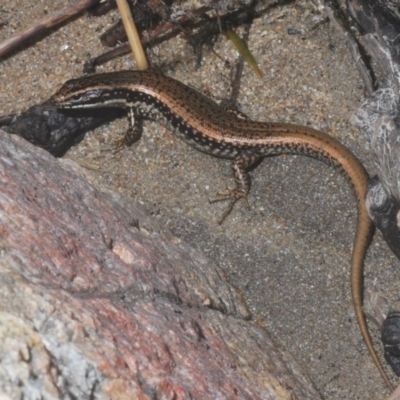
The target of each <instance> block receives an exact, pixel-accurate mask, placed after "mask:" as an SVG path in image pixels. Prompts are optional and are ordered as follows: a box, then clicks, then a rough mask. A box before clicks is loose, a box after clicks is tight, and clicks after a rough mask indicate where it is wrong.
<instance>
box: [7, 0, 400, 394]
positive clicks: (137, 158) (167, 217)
mask: <svg viewBox="0 0 400 400" xmlns="http://www.w3.org/2000/svg"><path fill="white" fill-rule="evenodd" d="M28 3H29V2H28ZM28 3H27V2H24V1H21V0H9V1H8V2H7V3H6V4H5V5H2V6H1V8H0V22H7V24H6V25H5V26H3V27H1V28H0V40H4V39H5V38H7V37H9V36H10V35H11V34H13V33H14V32H16V31H18V30H20V29H22V28H23V27H27V26H29V25H30V24H31V23H32V21H35V20H38V19H40V18H42V17H43V16H45V15H46V14H47V13H50V12H52V11H54V10H57V9H59V8H61V7H62V6H63V5H65V2H63V1H60V0H56V1H54V0H53V1H50V0H42V1H41V2H40V3H38V2H32V3H29V4H28ZM304 4H307V5H306V6H304V5H302V4H299V3H297V4H290V5H286V6H282V7H278V8H275V9H274V10H272V11H270V12H268V13H265V14H264V15H263V16H262V17H261V18H260V19H258V20H257V21H256V22H255V24H254V26H253V28H252V31H251V37H250V47H251V49H252V51H253V54H254V56H255V57H256V59H257V60H258V62H259V65H260V68H261V69H262V71H263V74H264V76H263V78H262V79H257V78H256V77H255V76H254V74H253V73H252V72H251V71H250V69H249V68H245V71H244V75H243V80H242V90H241V94H240V98H239V101H240V105H241V108H242V111H244V112H245V113H246V114H248V115H249V116H250V117H251V118H253V119H255V120H260V121H261V120H265V121H282V122H284V121H285V122H292V123H298V124H303V125H308V126H312V127H314V128H316V129H320V130H323V131H325V132H329V133H330V134H331V135H333V136H335V137H336V138H338V139H339V140H340V141H341V142H342V143H344V144H345V145H346V146H348V147H349V148H350V149H351V150H352V151H353V152H354V153H355V154H356V155H357V156H358V157H359V158H360V160H361V161H362V162H363V163H364V165H365V166H366V168H367V169H368V171H369V172H370V174H371V175H372V174H374V165H373V162H372V158H371V156H370V154H369V152H368V144H367V143H366V142H365V138H364V137H363V136H362V135H361V134H360V133H359V132H358V131H357V130H355V129H353V128H352V127H351V126H350V125H349V122H348V121H349V118H350V116H351V114H352V112H353V111H354V110H355V109H356V107H357V105H358V104H359V102H360V101H362V100H363V98H364V88H363V84H362V82H361V79H360V78H359V76H358V73H357V71H356V69H355V67H354V63H353V60H352V59H351V57H350V55H349V52H348V50H347V48H346V46H345V43H344V42H343V40H342V38H341V37H340V36H339V35H338V34H337V32H336V31H335V29H334V27H333V26H331V25H330V24H329V23H327V22H325V23H320V24H318V25H317V23H318V21H320V20H321V14H320V12H319V11H318V9H317V8H316V7H313V6H312V3H311V2H308V3H307V2H304ZM117 18H118V15H117V13H116V12H113V13H110V14H109V15H107V16H105V17H101V18H92V17H88V16H83V17H81V18H76V19H75V20H74V21H73V22H71V23H69V24H65V25H64V26H63V27H61V28H59V29H56V30H55V31H54V32H52V33H51V34H49V35H47V36H46V37H44V38H42V39H41V40H40V41H37V42H35V43H32V44H30V45H29V46H28V47H26V48H24V49H22V50H19V51H18V52H15V53H14V54H13V55H12V56H10V57H9V58H7V59H6V60H3V61H1V62H0V93H1V95H0V114H2V115H4V114H8V113H11V112H16V111H22V110H24V109H26V108H27V107H29V106H31V105H33V104H36V103H40V102H41V101H43V100H45V99H47V98H48V97H49V96H50V95H51V94H52V93H54V92H55V90H56V89H57V88H58V87H59V86H60V85H61V83H62V82H64V81H65V80H66V79H69V78H72V77H77V76H80V75H81V74H82V67H83V63H84V62H85V61H87V60H88V59H89V58H90V57H93V56H96V55H98V54H100V53H101V52H103V50H104V49H103V48H102V46H101V44H100V41H99V39H98V35H99V33H100V32H102V31H103V30H105V29H106V28H108V27H109V26H110V25H111V24H112V23H114V22H115V21H116V20H117ZM316 25H317V26H316ZM314 26H316V27H315V29H313V30H311V29H310V28H312V27H314ZM288 28H294V29H299V30H300V31H301V34H297V35H289V34H288V33H287V29H288ZM239 33H240V32H239ZM215 51H216V52H217V53H218V54H219V55H220V56H221V57H222V58H223V59H224V60H228V61H229V62H230V63H231V64H232V65H233V63H234V62H235V60H236V54H235V51H234V50H233V49H232V48H231V46H230V44H229V42H228V41H227V40H226V39H225V38H224V37H220V38H219V40H218V42H217V44H216V46H215ZM150 54H151V60H152V64H153V65H163V66H164V67H163V71H164V72H165V73H166V74H168V75H170V76H173V77H175V78H177V79H179V80H181V81H183V82H185V83H187V84H190V85H192V86H194V87H196V88H198V89H199V90H201V91H203V92H204V93H207V94H209V95H211V96H212V97H213V98H214V99H215V100H220V99H223V98H225V97H227V95H228V93H229V74H230V69H229V67H228V66H227V65H228V63H225V62H224V61H222V60H221V59H220V58H218V57H216V56H215V54H214V53H213V52H210V51H208V50H205V53H204V61H203V65H202V67H201V68H199V69H196V68H195V56H194V55H193V52H192V49H191V48H190V47H189V46H188V45H187V43H186V42H185V40H184V39H183V38H177V39H174V40H172V41H171V42H169V43H166V44H162V45H160V46H157V47H156V48H153V49H152V50H151V52H150ZM129 68H130V69H132V68H134V63H133V61H132V58H131V56H126V57H124V58H121V59H118V60H115V61H112V62H110V63H108V64H107V65H105V66H104V67H102V68H101V69H99V71H114V70H120V69H129ZM126 127H127V123H126V121H125V120H121V121H118V122H116V123H113V124H110V125H108V126H105V127H102V128H101V129H98V130H97V131H95V132H91V133H89V134H87V135H86V138H85V140H84V141H83V142H82V143H80V144H79V145H78V146H76V147H74V148H73V149H71V150H70V151H69V152H68V154H67V157H73V158H74V159H78V160H82V161H84V162H86V163H90V164H92V165H97V166H100V170H99V171H93V172H92V178H93V181H94V182H95V183H96V184H99V185H107V186H109V187H112V188H114V189H115V190H117V191H119V192H123V193H125V194H126V195H128V196H131V197H132V201H135V202H137V203H140V204H141V205H142V206H143V207H144V208H146V209H147V210H148V211H150V212H151V213H152V214H153V215H154V216H155V217H156V218H158V219H159V220H161V221H162V222H163V223H164V224H165V225H166V226H168V227H169V228H170V229H171V230H172V231H173V232H174V234H175V235H176V236H178V237H180V238H182V239H184V240H186V241H187V242H189V243H191V244H192V245H193V246H194V247H196V248H198V249H200V250H202V251H204V252H206V253H207V254H208V255H209V256H210V257H211V258H212V259H214V260H216V261H217V262H218V263H219V264H220V265H221V266H223V267H224V269H225V270H226V272H227V274H228V277H229V281H230V282H231V283H233V284H234V285H236V286H238V287H240V288H241V289H242V291H243V292H244V294H245V296H246V298H247V300H248V304H249V307H250V309H251V311H252V312H253V313H254V318H255V319H256V320H259V321H260V323H262V324H264V325H265V326H266V328H267V329H268V331H269V332H270V333H271V335H272V336H273V338H274V339H275V340H276V341H277V342H278V343H280V344H281V345H283V346H285V347H286V348H287V349H288V350H289V351H290V352H291V353H292V354H293V355H294V356H295V358H296V359H297V360H298V361H299V362H300V363H301V364H302V365H303V367H304V368H305V369H306V370H307V371H308V373H309V375H310V376H311V377H312V379H313V380H314V382H315V384H316V386H317V388H318V389H319V391H320V392H321V394H322V395H323V396H324V398H326V399H383V398H385V397H386V395H387V394H388V392H387V390H386V387H385V386H384V384H383V381H382V379H381V378H380V376H379V374H378V371H377V370H376V368H375V366H374V364H373V362H372V360H371V358H370V356H369V354H368V351H367V349H366V347H365V345H364V343H363V340H362V338H361V334H360V331H359V328H358V326H357V323H356V321H355V317H354V313H353V307H352V304H351V301H350V285H349V272H350V256H351V246H352V241H353V235H354V232H355V223H356V204H355V199H354V196H353V194H352V192H351V189H350V187H349V185H348V184H347V181H346V179H345V178H344V177H343V176H341V175H340V173H339V172H338V171H335V170H334V169H332V168H331V167H328V166H326V165H324V164H322V163H320V162H318V161H316V160H313V159H308V158H305V157H295V156H280V157H274V158H270V159H266V160H264V161H263V162H262V163H261V164H260V165H259V166H258V167H257V168H256V169H255V170H254V171H253V172H252V174H251V175H252V190H251V194H250V196H249V203H250V209H248V208H246V207H245V205H244V204H240V206H237V207H236V208H235V209H234V211H233V213H232V214H231V215H230V216H229V218H228V219H227V220H226V221H225V223H224V224H223V225H222V226H219V225H218V224H217V221H218V219H219V217H220V215H221V213H222V212H223V210H224V206H225V205H224V204H216V205H210V204H209V203H208V199H209V198H212V197H214V195H215V193H216V192H217V191H218V190H221V189H224V188H225V187H226V186H227V185H232V180H231V172H230V162H229V161H226V160H220V159H215V158H212V157H210V156H207V155H204V154H201V153H199V152H197V151H196V150H194V149H192V148H190V147H189V146H187V145H185V144H184V143H182V142H180V141H179V140H177V139H176V138H174V137H173V136H172V135H171V133H170V132H168V131H167V130H166V129H165V128H163V127H161V126H159V125H157V124H154V123H149V124H147V125H146V128H147V129H146V131H145V132H144V135H143V137H142V139H141V141H140V142H139V143H138V144H135V145H134V146H132V147H131V148H127V149H124V150H123V151H121V152H120V153H118V154H117V155H114V154H112V153H111V152H110V151H108V148H109V145H110V144H111V143H112V141H113V140H114V138H115V137H116V136H117V135H120V134H121V135H122V134H123V133H124V131H125V130H126ZM365 277H366V282H367V283H368V284H372V285H373V286H374V287H375V288H376V290H378V291H381V292H384V293H385V294H386V295H387V296H388V297H389V299H390V301H394V300H395V299H396V298H397V293H398V291H399V288H400V280H399V277H400V269H399V262H398V260H397V259H396V258H395V257H394V256H393V255H391V253H390V251H389V249H388V247H387V246H386V244H385V243H384V241H383V240H382V237H381V235H380V234H376V235H375V237H374V241H373V244H372V246H371V248H370V250H369V253H368V258H367V261H366V271H365ZM397 282H399V283H397ZM370 325H371V324H370ZM371 330H372V335H373V337H374V340H375V343H376V346H377V347H378V348H379V349H380V348H381V345H380V344H379V341H378V340H379V331H378V329H377V328H376V327H375V326H373V325H371ZM380 356H381V358H382V359H383V356H382V353H381V351H380Z"/></svg>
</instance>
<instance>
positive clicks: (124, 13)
mask: <svg viewBox="0 0 400 400" xmlns="http://www.w3.org/2000/svg"><path fill="white" fill-rule="evenodd" d="M117 6H118V10H119V13H120V14H121V19H122V23H123V24H124V28H125V32H126V36H128V40H129V44H130V45H131V49H132V53H133V56H134V57H135V60H136V66H137V69H138V70H144V69H148V68H149V64H148V62H147V59H146V55H145V53H144V50H143V46H142V42H141V40H140V37H139V34H138V31H137V29H136V25H135V22H134V21H133V18H132V13H131V10H130V9H129V6H128V3H127V2H126V0H117Z"/></svg>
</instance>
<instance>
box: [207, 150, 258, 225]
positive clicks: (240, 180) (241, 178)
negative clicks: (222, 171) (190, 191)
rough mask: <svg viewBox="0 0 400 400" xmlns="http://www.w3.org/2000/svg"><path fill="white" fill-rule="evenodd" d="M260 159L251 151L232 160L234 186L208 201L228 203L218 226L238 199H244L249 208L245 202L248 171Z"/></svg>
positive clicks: (242, 153) (244, 152) (248, 178)
mask: <svg viewBox="0 0 400 400" xmlns="http://www.w3.org/2000/svg"><path fill="white" fill-rule="evenodd" d="M260 158H262V155H260V154H259V153H258V152H257V151H255V150H252V149H249V150H245V151H242V152H240V153H239V154H238V155H237V156H236V157H235V158H234V160H233V162H232V171H233V176H234V179H235V185H236V186H235V187H234V188H229V187H228V188H227V190H226V191H224V192H218V193H217V197H215V198H214V199H210V200H209V202H210V203H216V202H219V201H229V204H228V207H227V209H226V210H225V212H224V213H223V214H222V217H221V219H220V220H219V221H218V223H219V224H222V223H223V222H224V220H225V218H226V217H227V216H228V215H229V214H230V213H231V211H232V210H233V207H234V206H235V204H236V203H237V202H238V201H239V200H240V199H245V200H246V203H247V206H249V203H248V201H247V195H248V194H249V192H250V175H249V173H248V169H249V168H250V167H251V166H252V165H254V164H255V163H256V162H257V161H259V160H260Z"/></svg>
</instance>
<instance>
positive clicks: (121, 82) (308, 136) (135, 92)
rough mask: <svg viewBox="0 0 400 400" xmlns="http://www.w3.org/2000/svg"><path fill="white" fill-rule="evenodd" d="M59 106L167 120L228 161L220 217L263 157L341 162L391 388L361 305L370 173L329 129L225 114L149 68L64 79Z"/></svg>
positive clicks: (356, 272) (357, 284) (244, 190)
mask: <svg viewBox="0 0 400 400" xmlns="http://www.w3.org/2000/svg"><path fill="white" fill-rule="evenodd" d="M52 100H53V101H54V103H55V104H56V106H57V107H59V108H63V109H84V108H88V109H91V108H101V107H121V108H124V109H126V110H128V111H129V112H130V114H131V119H132V120H134V115H140V116H143V117H146V118H150V119H154V120H156V121H159V122H160V123H162V124H163V125H166V126H169V127H171V128H172V129H173V131H174V132H175V133H176V134H177V136H178V137H179V138H181V139H182V140H184V141H185V142H186V143H188V144H190V145H191V146H193V147H195V148H196V149H198V150H200V151H202V152H205V153H207V154H210V155H212V156H216V157H222V158H229V159H233V162H232V168H233V174H234V177H235V182H236V187H235V189H233V190H230V191H229V192H227V193H224V194H221V195H220V196H219V197H218V198H217V199H215V201H220V200H229V201H230V203H229V207H228V210H227V212H226V213H225V214H224V217H225V216H226V215H227V214H228V213H229V212H230V211H231V209H232V208H233V206H234V204H235V203H236V202H237V201H238V200H239V199H241V198H245V197H246V196H247V195H248V193H249V190H250V178H249V175H248V172H247V170H248V169H249V167H250V166H251V165H253V164H254V163H255V162H257V161H258V160H259V159H260V158H262V157H265V156H269V155H276V154H282V153H288V154H300V155H305V156H308V157H313V158H316V159H318V160H321V161H324V162H326V163H327V164H329V165H332V166H335V167H337V168H339V169H340V170H341V171H342V172H343V173H344V174H345V175H346V176H347V178H348V180H349V181H350V184H351V185H352V187H353V189H354V192H355V195H356V199H357V205H358V222H357V230H356V234H355V238H354V244H353V252H352V257H351V289H352V299H353V304H354V309H355V314H356V317H357V321H358V324H359V326H360V329H361V333H362V336H363V338H364V340H365V343H366V345H367V348H368V350H369V352H370V354H371V356H372V358H373V360H374V362H375V364H376V366H377V368H378V370H379V372H380V374H381V375H382V377H383V379H384V380H385V382H386V384H387V385H388V387H389V388H390V389H391V390H393V386H392V384H391V383H390V381H389V378H388V376H387V375H386V372H385V370H384V369H383V367H382V364H381V362H380V360H379V357H378V355H377V353H376V352H375V349H374V347H373V345H372V341H371V337H370V334H369V331H368V327H367V323H366V320H365V316H364V313H363V310H362V289H363V267H364V258H365V255H366V252H367V248H368V246H369V243H370V240H371V237H372V232H373V227H372V223H371V220H370V218H369V216H368V213H367V210H366V208H365V204H364V196H365V193H366V188H367V182H368V175H367V172H366V171H365V169H364V167H363V166H362V165H361V163H360V162H359V161H358V159H357V158H356V157H355V156H354V155H353V154H352V153H351V152H350V151H349V150H348V149H347V148H346V147H345V146H343V145H342V144H341V143H339V142H338V141H337V140H335V139H334V138H332V137H330V136H329V135H327V134H325V133H322V132H320V131H317V130H315V129H312V128H308V127H305V126H300V125H293V124H286V123H275V122H256V121H251V120H249V119H243V118H239V117H237V116H236V115H235V114H234V113H231V112H227V111H226V110H224V109H223V108H221V107H220V106H218V105H217V104H216V103H214V102H213V101H212V100H210V99H209V98H208V97H206V96H204V95H203V94H201V93H200V92H198V91H196V90H194V89H192V88H190V87H188V86H186V85H184V84H183V83H181V82H179V81H176V80H174V79H172V78H169V77H166V76H164V75H161V74H158V73H155V72H151V71H120V72H111V73H103V74H95V75H89V76H84V77H81V78H78V79H72V80H69V81H67V82H66V83H65V84H64V85H63V87H62V88H61V89H60V90H59V91H58V92H57V93H56V94H55V95H54V96H53V98H52Z"/></svg>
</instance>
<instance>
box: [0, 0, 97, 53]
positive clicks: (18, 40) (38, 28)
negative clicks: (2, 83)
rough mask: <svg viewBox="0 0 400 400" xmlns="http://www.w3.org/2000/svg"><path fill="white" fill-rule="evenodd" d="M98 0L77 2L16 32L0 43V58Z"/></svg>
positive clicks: (80, 0)
mask: <svg viewBox="0 0 400 400" xmlns="http://www.w3.org/2000/svg"><path fill="white" fill-rule="evenodd" d="M99 1H100V0H79V1H76V2H75V3H72V4H70V5H68V6H66V7H64V8H62V9H61V10H59V11H56V12H55V13H53V14H52V15H49V16H47V17H45V18H43V19H41V20H40V21H39V22H37V23H36V24H35V25H33V26H31V27H30V28H27V29H25V30H24V31H22V32H17V33H16V34H15V35H13V36H11V37H10V38H8V39H6V40H4V41H3V42H2V43H0V58H1V57H4V56H6V55H8V54H10V53H11V52H12V51H13V50H14V49H15V48H17V47H18V46H20V45H21V44H23V43H24V42H25V41H27V40H28V39H31V38H32V37H34V36H37V35H39V34H41V33H43V32H46V30H48V29H50V28H52V27H53V26H55V25H57V24H59V23H61V22H63V21H65V20H66V19H68V18H70V17H72V16H74V15H76V14H79V13H80V12H82V11H84V10H86V9H87V8H89V7H92V6H94V5H96V4H97V3H98V2H99Z"/></svg>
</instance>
